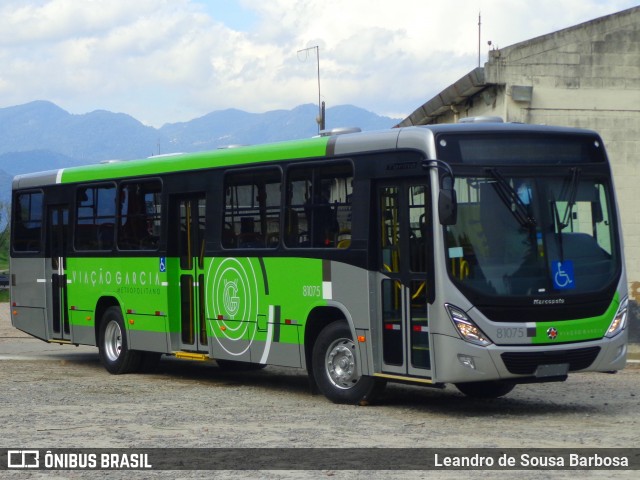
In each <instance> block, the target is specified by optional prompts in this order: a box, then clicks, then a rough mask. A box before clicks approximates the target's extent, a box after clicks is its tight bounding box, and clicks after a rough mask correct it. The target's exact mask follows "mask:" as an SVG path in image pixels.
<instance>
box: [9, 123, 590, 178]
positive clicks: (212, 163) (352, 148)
mask: <svg viewBox="0 0 640 480" xmlns="http://www.w3.org/2000/svg"><path fill="white" fill-rule="evenodd" d="M482 132H485V133H488V132H512V133H516V132H520V133H525V132H529V133H552V132H553V133H574V134H576V133H578V134H590V135H594V134H595V132H593V131H590V130H580V129H574V128H568V127H550V126H542V125H527V124H513V123H456V124H438V125H424V126H416V127H404V128H393V129H388V130H379V131H369V132H359V133H347V134H342V135H336V136H322V137H314V138H310V139H303V140H291V141H286V142H278V143H270V144H261V145H252V146H244V147H239V148H227V149H219V150H213V151H206V152H198V153H187V154H178V155H158V156H155V157H149V158H145V159H140V160H129V161H121V162H108V163H99V164H92V165H85V166H80V167H70V168H64V169H60V170H51V171H46V172H36V173H29V174H23V175H18V176H16V177H15V178H14V180H13V185H12V188H13V190H17V189H22V188H32V187H38V186H44V185H50V184H55V183H75V182H85V181H96V180H112V179H117V178H127V177H138V176H145V175H157V174H162V173H170V172H180V171H188V170H199V169H206V168H212V167H221V166H242V165H248V164H255V163H262V162H269V161H279V160H291V159H305V158H306V159H313V158H321V157H325V156H333V155H350V154H356V153H365V152H374V151H389V150H395V149H416V150H421V151H423V152H426V153H427V154H428V155H429V154H433V152H431V151H430V148H431V147H430V145H432V142H431V140H432V138H433V137H434V136H435V135H438V134H441V133H482Z"/></svg>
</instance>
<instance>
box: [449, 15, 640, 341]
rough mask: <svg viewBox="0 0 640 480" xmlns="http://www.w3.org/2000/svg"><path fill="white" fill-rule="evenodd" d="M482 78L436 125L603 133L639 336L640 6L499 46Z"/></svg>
mask: <svg viewBox="0 0 640 480" xmlns="http://www.w3.org/2000/svg"><path fill="white" fill-rule="evenodd" d="M484 75H485V83H486V85H487V87H486V88H485V90H483V91H482V92H480V93H477V94H475V95H474V96H472V97H470V98H468V99H467V100H466V101H465V102H464V103H462V104H460V105H456V106H454V107H452V109H451V111H450V112H448V113H446V114H445V115H442V116H441V117H439V118H438V123H445V122H452V121H457V120H458V119H459V118H461V117H465V116H479V115H499V116H501V117H503V118H504V119H505V121H510V122H524V123H535V124H549V125H564V126H570V127H581V128H589V129H593V130H596V131H598V132H599V133H600V135H602V138H603V140H604V142H605V146H606V148H607V151H608V153H609V158H610V160H611V165H612V169H613V173H614V182H615V185H616V191H617V194H618V201H619V205H620V214H621V217H622V228H623V235H624V243H625V255H626V264H627V270H628V273H627V278H628V281H629V295H630V298H631V300H632V301H633V302H632V308H631V312H632V317H634V318H632V320H633V324H632V329H631V333H632V337H633V338H632V339H633V340H634V341H636V342H638V341H640V316H639V314H640V308H639V307H638V302H640V194H639V193H640V7H636V8H632V9H629V10H625V11H623V12H620V13H618V14H614V15H609V16H607V17H602V18H599V19H596V20H593V21H591V22H587V23H583V24H580V25H577V26H575V27H572V28H568V29H565V30H561V31H558V32H555V33H552V34H549V35H545V36H543V37H538V38H534V39H532V40H529V41H526V42H523V43H519V44H516V45H512V46H510V47H507V48H504V49H501V50H493V51H491V52H489V61H488V62H487V63H486V64H485V66H484ZM514 86H515V87H516V88H515V89H514ZM520 86H522V87H532V89H531V93H532V95H531V98H530V101H527V100H520V101H516V100H515V99H514V93H518V90H519V89H518V87H520ZM525 90H526V89H525ZM520 93H522V89H520Z"/></svg>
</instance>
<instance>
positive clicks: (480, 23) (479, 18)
mask: <svg viewBox="0 0 640 480" xmlns="http://www.w3.org/2000/svg"><path fill="white" fill-rule="evenodd" d="M481 13H482V12H480V11H478V67H480V36H481V32H482V21H481V16H480V14H481Z"/></svg>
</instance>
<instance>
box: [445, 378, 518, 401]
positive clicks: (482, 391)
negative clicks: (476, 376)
mask: <svg viewBox="0 0 640 480" xmlns="http://www.w3.org/2000/svg"><path fill="white" fill-rule="evenodd" d="M515 386H516V385H515V383H511V382H501V381H499V380H496V381H490V382H470V383H456V388H457V389H458V390H460V391H461V392H462V393H464V394H465V395H466V396H467V397H471V398H498V397H502V396H504V395H506V394H507V393H509V392H510V391H511V390H513V389H514V388H515Z"/></svg>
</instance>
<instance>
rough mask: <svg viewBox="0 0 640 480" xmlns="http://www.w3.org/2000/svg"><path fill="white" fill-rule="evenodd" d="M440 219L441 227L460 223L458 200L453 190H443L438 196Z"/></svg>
mask: <svg viewBox="0 0 640 480" xmlns="http://www.w3.org/2000/svg"><path fill="white" fill-rule="evenodd" d="M438 217H440V224H441V225H444V226H446V225H455V224H456V222H457V221H458V200H457V198H456V191H455V190H454V189H453V188H441V189H440V193H439V194H438Z"/></svg>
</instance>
